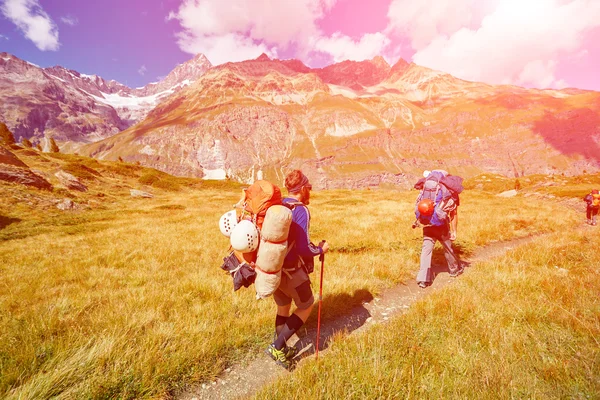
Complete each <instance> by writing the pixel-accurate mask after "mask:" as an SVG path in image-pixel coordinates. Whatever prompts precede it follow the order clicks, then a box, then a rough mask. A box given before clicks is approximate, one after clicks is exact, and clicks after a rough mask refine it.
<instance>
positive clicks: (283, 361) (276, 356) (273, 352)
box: [265, 344, 293, 370]
mask: <svg viewBox="0 0 600 400" xmlns="http://www.w3.org/2000/svg"><path fill="white" fill-rule="evenodd" d="M284 350H285V349H282V350H277V349H276V348H275V346H273V344H270V345H269V347H267V348H266V349H265V353H267V354H268V355H269V357H271V358H272V359H273V360H275V362H276V363H277V364H279V365H280V366H282V367H283V368H285V369H287V370H291V369H292V368H293V363H292V361H291V360H289V359H288V358H287V357H286V353H285V351H284Z"/></svg>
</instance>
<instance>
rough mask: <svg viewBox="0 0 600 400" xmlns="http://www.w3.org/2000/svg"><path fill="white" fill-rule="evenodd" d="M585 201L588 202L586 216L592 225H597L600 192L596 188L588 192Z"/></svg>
mask: <svg viewBox="0 0 600 400" xmlns="http://www.w3.org/2000/svg"><path fill="white" fill-rule="evenodd" d="M583 201H585V202H586V203H587V209H586V216H587V223H588V224H590V225H593V226H595V225H596V216H597V215H598V209H600V193H599V192H598V190H596V189H594V190H592V191H591V193H588V194H587V195H586V196H585V197H584V198H583Z"/></svg>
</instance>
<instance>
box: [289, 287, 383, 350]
mask: <svg viewBox="0 0 600 400" xmlns="http://www.w3.org/2000/svg"><path fill="white" fill-rule="evenodd" d="M371 300H373V295H372V294H371V292H369V291H368V290H366V289H358V290H356V291H355V292H354V294H353V295H349V294H347V293H343V294H337V295H332V296H324V297H323V301H322V304H321V329H320V338H319V351H320V350H324V349H326V348H327V347H328V346H329V342H330V339H331V337H332V336H334V335H335V334H336V333H339V332H347V333H350V332H352V331H355V330H356V329H358V328H360V327H361V326H363V325H364V324H365V322H366V321H367V319H368V318H370V317H371V314H370V313H369V311H368V310H367V309H366V308H365V307H364V305H363V304H364V303H368V302H370V301H371ZM318 310H319V302H318V299H317V301H316V303H315V306H314V309H313V312H312V313H311V316H310V317H309V319H308V321H307V323H306V330H304V334H302V332H301V336H302V337H301V338H300V340H298V342H297V343H296V344H295V346H296V347H297V348H298V349H299V350H300V352H301V354H299V355H298V357H297V359H300V358H304V357H307V356H309V355H311V354H313V353H314V352H315V346H316V343H317V338H316V336H317V319H318Z"/></svg>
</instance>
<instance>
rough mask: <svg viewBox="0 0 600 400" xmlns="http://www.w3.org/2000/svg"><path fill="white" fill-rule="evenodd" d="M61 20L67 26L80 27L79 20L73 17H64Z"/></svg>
mask: <svg viewBox="0 0 600 400" xmlns="http://www.w3.org/2000/svg"><path fill="white" fill-rule="evenodd" d="M60 20H61V21H62V23H63V24H65V25H69V26H75V25H79V19H78V18H77V17H75V16H73V15H65V16H63V17H60Z"/></svg>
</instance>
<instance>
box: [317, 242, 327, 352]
mask: <svg viewBox="0 0 600 400" xmlns="http://www.w3.org/2000/svg"><path fill="white" fill-rule="evenodd" d="M324 243H325V240H322V241H321V243H319V244H320V245H321V246H320V247H322V246H323V244H324ZM319 260H320V261H321V276H320V284H319V312H318V314H317V344H316V350H315V358H316V359H317V360H318V359H319V338H320V337H321V304H322V302H323V270H324V269H325V253H321V255H320V256H319Z"/></svg>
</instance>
